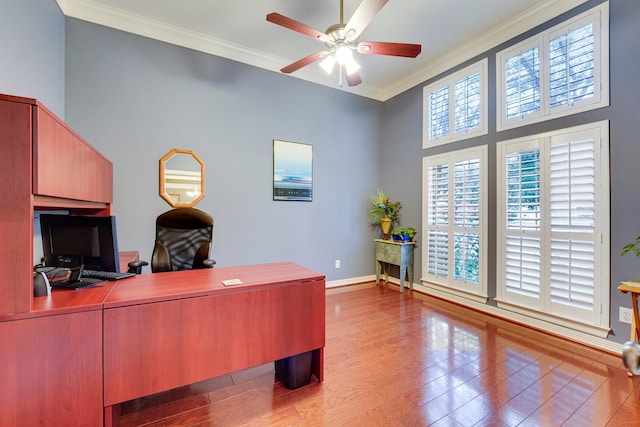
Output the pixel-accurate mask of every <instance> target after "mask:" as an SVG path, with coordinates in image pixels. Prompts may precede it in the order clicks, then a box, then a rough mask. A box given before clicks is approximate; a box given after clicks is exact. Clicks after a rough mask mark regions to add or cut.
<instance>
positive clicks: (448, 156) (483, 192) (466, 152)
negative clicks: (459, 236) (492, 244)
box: [421, 145, 488, 303]
mask: <svg viewBox="0 0 640 427" xmlns="http://www.w3.org/2000/svg"><path fill="white" fill-rule="evenodd" d="M473 160H478V164H479V192H480V196H479V207H478V210H479V221H478V226H477V227H473V228H472V229H473V230H477V234H478V236H479V261H478V284H470V283H465V282H464V281H460V280H456V278H455V272H454V269H455V261H454V260H455V255H454V244H453V242H454V240H455V236H456V233H460V231H461V230H467V228H465V227H462V226H457V225H456V224H455V218H456V217H455V209H454V207H455V186H454V179H455V176H454V175H455V174H454V168H455V164H456V162H463V161H473ZM487 162H488V146H487V145H480V146H477V147H472V148H466V149H461V150H456V151H451V152H448V153H444V154H437V155H433V156H427V157H424V158H423V168H422V173H423V195H422V197H423V201H422V206H423V210H422V233H421V243H422V247H423V248H424V249H423V253H422V257H423V261H422V278H421V281H422V283H423V284H424V285H425V286H431V287H434V288H438V289H442V290H445V291H447V292H450V293H453V294H457V295H459V296H463V297H465V298H469V299H472V300H475V301H480V302H484V303H486V301H487V300H488V284H487V255H488V254H487V251H488V249H487V248H488V244H487V239H488V231H487V227H488V224H487V222H488V221H487V209H488V202H487V194H488V191H487V179H488V171H487V170H488V163H487ZM444 164H447V165H448V167H449V171H450V172H449V174H448V187H447V188H448V208H447V210H446V211H447V217H448V220H447V223H446V225H440V226H438V225H430V224H429V216H430V215H431V212H430V207H429V188H430V181H429V170H430V168H431V167H433V166H438V165H444ZM438 212H439V213H442V212H444V210H442V211H438ZM431 230H436V231H439V232H442V233H446V234H447V239H448V242H449V243H448V258H447V261H448V260H452V261H453V262H448V264H447V271H448V274H447V276H446V277H442V276H439V275H434V274H431V273H429V262H428V258H429V232H430V231H431Z"/></svg>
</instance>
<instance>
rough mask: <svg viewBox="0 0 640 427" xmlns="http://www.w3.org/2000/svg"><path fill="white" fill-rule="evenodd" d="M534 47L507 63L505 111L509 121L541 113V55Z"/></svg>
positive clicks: (508, 60) (537, 48)
mask: <svg viewBox="0 0 640 427" xmlns="http://www.w3.org/2000/svg"><path fill="white" fill-rule="evenodd" d="M539 50H540V49H539V47H538V46H534V47H532V48H531V49H528V50H526V51H524V52H522V53H520V54H517V55H515V56H512V57H511V58H508V59H507V60H506V63H505V69H504V73H505V109H506V117H507V119H511V118H518V117H524V116H526V115H528V114H531V113H535V112H539V111H540V53H539Z"/></svg>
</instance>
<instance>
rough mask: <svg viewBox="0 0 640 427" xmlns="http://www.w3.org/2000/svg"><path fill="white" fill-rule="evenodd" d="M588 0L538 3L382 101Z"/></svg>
mask: <svg viewBox="0 0 640 427" xmlns="http://www.w3.org/2000/svg"><path fill="white" fill-rule="evenodd" d="M587 1H588V0H545V1H542V2H540V3H538V4H537V5H536V6H534V7H532V8H530V9H527V10H525V11H524V12H522V13H520V14H519V15H516V16H514V17H512V18H510V19H509V20H508V21H505V22H503V23H502V24H500V25H498V26H496V27H494V28H493V29H492V30H491V31H487V32H486V33H484V34H481V35H479V36H478V37H476V38H474V39H473V40H471V41H469V42H467V43H465V44H464V45H462V46H460V47H459V48H458V49H455V50H453V51H451V52H450V53H448V54H446V55H443V56H440V57H439V58H437V59H436V60H435V61H432V62H431V63H429V64H428V65H427V66H426V67H423V68H421V69H418V70H416V71H414V72H413V73H411V74H409V75H407V76H406V77H405V78H403V79H401V80H399V81H398V82H396V83H394V84H392V85H390V86H388V87H386V88H385V89H384V90H383V95H382V100H383V101H386V100H388V99H390V98H393V97H394V96H396V95H399V94H400V93H402V92H405V91H406V90H408V89H411V88H413V87H415V86H417V85H419V84H422V83H424V82H426V81H427V80H429V79H431V78H433V77H435V76H437V75H438V74H440V73H443V72H445V71H447V70H450V69H451V68H453V67H455V66H457V65H460V64H462V63H463V62H465V61H468V60H469V59H471V58H473V57H475V56H478V55H480V54H482V53H483V52H486V51H488V50H490V49H493V48H494V47H496V46H499V45H500V44H502V43H504V42H506V41H509V40H510V39H512V38H514V37H517V36H519V35H520V34H522V33H524V32H526V31H529V30H531V29H533V28H535V27H537V26H538V25H541V24H544V23H545V22H547V21H549V20H551V19H553V18H555V17H556V16H559V15H561V14H563V13H565V12H568V11H569V10H571V9H573V8H575V7H577V6H579V5H581V4H582V3H586V2H587Z"/></svg>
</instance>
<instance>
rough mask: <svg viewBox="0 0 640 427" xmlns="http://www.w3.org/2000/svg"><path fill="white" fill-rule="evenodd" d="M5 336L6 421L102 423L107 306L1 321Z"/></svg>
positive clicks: (0, 357) (1, 404)
mask: <svg viewBox="0 0 640 427" xmlns="http://www.w3.org/2000/svg"><path fill="white" fill-rule="evenodd" d="M0 337H2V349H3V350H2V351H0V384H1V385H2V386H1V387H0V426H62V425H65V426H101V425H102V414H103V410H102V393H101V390H102V342H101V338H102V311H100V310H98V311H91V312H84V313H75V314H69V315H63V316H49V317H38V318H34V319H25V320H16V321H11V322H0ZM4 349H10V350H9V351H5V350H4Z"/></svg>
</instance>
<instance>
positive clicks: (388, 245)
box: [375, 239, 415, 292]
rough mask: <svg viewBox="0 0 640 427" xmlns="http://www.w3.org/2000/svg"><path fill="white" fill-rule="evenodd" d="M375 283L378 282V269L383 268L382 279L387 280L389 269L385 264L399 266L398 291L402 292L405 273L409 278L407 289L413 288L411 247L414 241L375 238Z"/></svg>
mask: <svg viewBox="0 0 640 427" xmlns="http://www.w3.org/2000/svg"><path fill="white" fill-rule="evenodd" d="M375 242H376V284H379V283H380V271H381V269H382V268H384V281H385V283H387V282H388V281H389V270H388V268H389V267H388V266H387V265H386V264H393V265H397V266H399V267H400V292H404V279H405V273H407V272H408V274H407V279H409V289H410V290H413V248H414V246H415V242H396V241H393V240H383V239H376V240H375Z"/></svg>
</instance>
